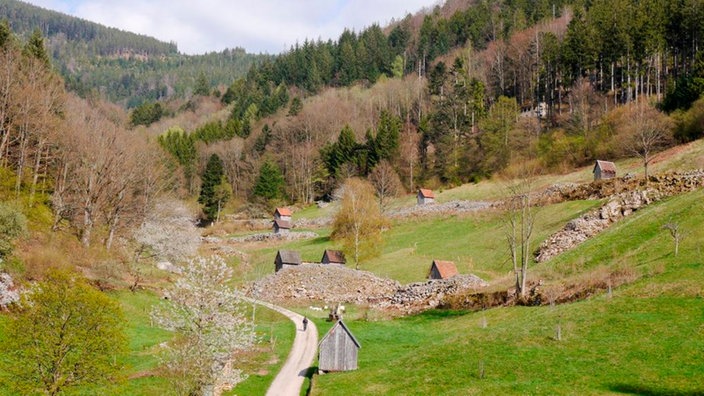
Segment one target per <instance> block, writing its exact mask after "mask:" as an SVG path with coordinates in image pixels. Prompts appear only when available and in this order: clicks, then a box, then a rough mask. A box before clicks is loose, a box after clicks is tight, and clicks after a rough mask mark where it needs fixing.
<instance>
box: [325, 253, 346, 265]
mask: <svg viewBox="0 0 704 396" xmlns="http://www.w3.org/2000/svg"><path fill="white" fill-rule="evenodd" d="M320 262H321V263H322V264H342V265H345V262H346V260H345V254H344V253H342V252H341V251H339V250H330V249H328V250H325V252H323V258H322V259H320Z"/></svg>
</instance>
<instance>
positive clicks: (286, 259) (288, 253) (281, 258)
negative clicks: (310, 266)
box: [274, 250, 302, 272]
mask: <svg viewBox="0 0 704 396" xmlns="http://www.w3.org/2000/svg"><path fill="white" fill-rule="evenodd" d="M301 262H302V261H301V255H300V254H299V253H298V252H297V251H295V250H279V251H278V252H277V253H276V258H275V259H274V267H275V270H274V272H279V270H280V269H282V268H285V267H292V266H294V265H301Z"/></svg>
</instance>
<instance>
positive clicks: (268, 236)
mask: <svg viewBox="0 0 704 396" xmlns="http://www.w3.org/2000/svg"><path fill="white" fill-rule="evenodd" d="M317 237H318V234H316V233H315V232H311V231H301V232H289V233H286V234H274V233H273V232H265V233H261V234H253V235H247V236H243V237H233V238H230V239H229V240H228V241H229V242H263V241H271V240H278V241H295V240H298V239H313V238H317Z"/></svg>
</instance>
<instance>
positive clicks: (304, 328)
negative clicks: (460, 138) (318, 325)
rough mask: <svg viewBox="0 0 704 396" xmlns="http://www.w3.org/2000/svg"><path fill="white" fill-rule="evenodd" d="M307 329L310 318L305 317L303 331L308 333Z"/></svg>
mask: <svg viewBox="0 0 704 396" xmlns="http://www.w3.org/2000/svg"><path fill="white" fill-rule="evenodd" d="M307 328H308V318H306V317H305V316H304V317H303V331H306V329H307Z"/></svg>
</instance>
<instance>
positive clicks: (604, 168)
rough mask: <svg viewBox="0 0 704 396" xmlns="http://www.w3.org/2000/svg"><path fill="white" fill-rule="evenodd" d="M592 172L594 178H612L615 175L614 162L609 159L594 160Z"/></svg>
mask: <svg viewBox="0 0 704 396" xmlns="http://www.w3.org/2000/svg"><path fill="white" fill-rule="evenodd" d="M592 173H594V180H604V179H612V178H614V177H616V164H614V163H613V162H610V161H601V160H596V163H595V164H594V170H592Z"/></svg>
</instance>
